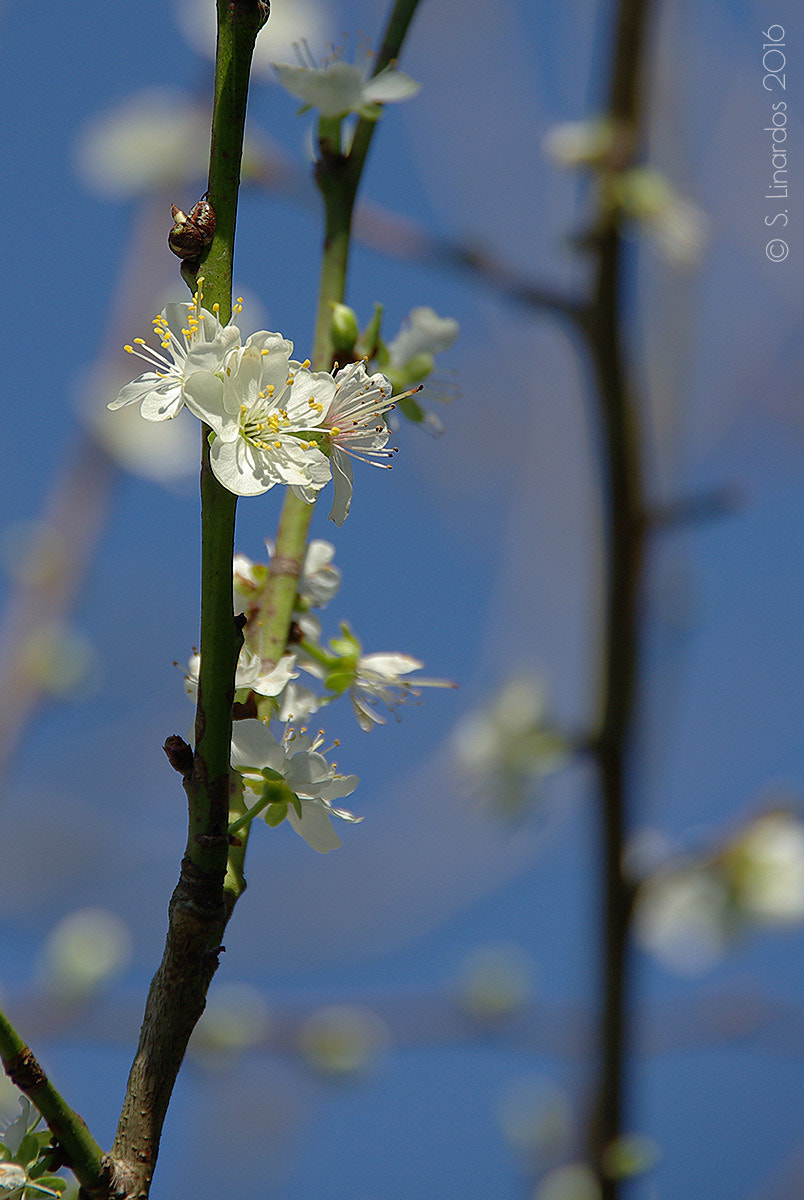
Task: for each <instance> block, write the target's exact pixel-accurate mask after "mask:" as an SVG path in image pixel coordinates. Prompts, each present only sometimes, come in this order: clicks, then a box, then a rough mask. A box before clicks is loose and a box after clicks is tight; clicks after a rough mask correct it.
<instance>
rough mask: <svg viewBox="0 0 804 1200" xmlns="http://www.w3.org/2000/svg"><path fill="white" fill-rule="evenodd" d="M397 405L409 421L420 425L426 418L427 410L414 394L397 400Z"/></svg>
mask: <svg viewBox="0 0 804 1200" xmlns="http://www.w3.org/2000/svg"><path fill="white" fill-rule="evenodd" d="M396 407H397V408H398V409H399V411H400V412H401V413H402V415H403V416H405V417H407V419H408V420H409V421H413V423H414V424H415V425H420V424H421V423H422V421H423V420H424V419H425V416H426V414H425V411H424V409H423V408H422V406H421V404H419V402H418V400H414V399H413V397H412V396H405V398H404V399H403V400H397V402H396Z"/></svg>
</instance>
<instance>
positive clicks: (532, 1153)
mask: <svg viewBox="0 0 804 1200" xmlns="http://www.w3.org/2000/svg"><path fill="white" fill-rule="evenodd" d="M497 1119H498V1121H499V1124H500V1129H501V1131H502V1134H503V1137H504V1138H505V1140H506V1142H507V1143H508V1144H509V1146H511V1148H512V1149H513V1150H514V1151H515V1152H516V1153H517V1155H518V1156H519V1157H520V1158H521V1159H523V1160H524V1162H525V1164H526V1165H527V1166H528V1167H529V1168H532V1167H534V1166H541V1167H544V1166H547V1165H549V1164H551V1163H553V1162H555V1161H556V1159H558V1158H560V1157H561V1156H562V1155H563V1154H565V1153H566V1151H567V1148H568V1146H569V1144H570V1140H571V1138H572V1135H573V1132H574V1126H575V1121H574V1115H573V1108H572V1101H571V1100H570V1098H569V1096H568V1095H567V1093H566V1092H564V1091H562V1090H561V1089H560V1088H559V1087H557V1086H556V1085H555V1084H554V1083H552V1082H551V1081H550V1080H548V1079H544V1078H541V1077H537V1078H526V1079H517V1080H515V1081H514V1082H513V1083H512V1084H511V1085H510V1086H509V1087H507V1088H506V1089H505V1091H504V1092H503V1094H502V1095H501V1096H500V1098H499V1100H498V1101H497Z"/></svg>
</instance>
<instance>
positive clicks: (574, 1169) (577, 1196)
mask: <svg viewBox="0 0 804 1200" xmlns="http://www.w3.org/2000/svg"><path fill="white" fill-rule="evenodd" d="M602 1195H603V1193H602V1190H601V1187H600V1182H599V1181H598V1178H597V1176H596V1175H595V1173H594V1171H593V1170H592V1168H591V1167H590V1166H587V1164H586V1163H568V1164H567V1165H566V1166H564V1167H556V1168H555V1169H554V1170H552V1171H549V1172H548V1173H547V1175H545V1177H544V1178H543V1179H542V1181H541V1183H540V1184H539V1186H538V1188H537V1189H536V1194H535V1196H534V1200H601V1197H602Z"/></svg>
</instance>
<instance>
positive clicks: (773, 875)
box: [635, 809, 804, 971]
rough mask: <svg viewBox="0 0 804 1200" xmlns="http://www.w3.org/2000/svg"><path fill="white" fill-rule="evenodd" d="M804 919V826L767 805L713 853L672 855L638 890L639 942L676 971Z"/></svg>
mask: <svg viewBox="0 0 804 1200" xmlns="http://www.w3.org/2000/svg"><path fill="white" fill-rule="evenodd" d="M802 919H804V823H802V820H801V818H800V817H798V816H797V815H796V814H795V813H793V812H790V811H787V810H782V809H778V810H772V811H770V812H766V813H762V814H761V815H760V816H759V817H756V818H754V819H753V820H751V821H749V822H748V823H747V824H746V825H744V826H743V828H742V829H741V830H740V831H739V832H738V833H737V834H735V835H733V836H732V837H730V838H729V840H728V841H727V842H725V844H724V845H722V846H721V847H720V848H719V849H718V850H716V851H715V852H714V853H712V852H709V853H703V854H700V855H698V856H697V857H694V856H691V855H688V856H685V857H678V858H676V859H670V860H668V861H666V862H665V863H664V864H662V865H661V866H660V867H659V869H658V870H656V871H655V872H654V873H653V874H651V875H649V876H648V877H647V878H646V879H644V881H643V882H642V884H641V886H640V888H639V892H638V894H637V906H636V909H635V931H636V935H637V937H638V939H639V940H640V941H641V942H642V944H643V945H644V946H645V947H646V948H647V949H649V950H651V951H653V953H655V954H656V955H658V957H659V958H661V959H663V960H664V962H665V963H666V964H667V965H669V966H671V967H673V968H675V969H677V970H681V971H698V970H702V969H704V968H706V967H710V966H712V965H713V964H714V963H716V962H717V961H718V960H719V959H720V958H721V957H722V956H723V955H724V954H725V953H726V951H727V950H728V949H729V947H730V946H731V945H732V944H733V943H734V941H735V940H736V939H737V937H738V936H739V935H740V934H744V933H746V932H748V931H750V930H752V929H758V928H767V927H771V926H785V925H789V924H790V923H792V922H797V921H801V920H802Z"/></svg>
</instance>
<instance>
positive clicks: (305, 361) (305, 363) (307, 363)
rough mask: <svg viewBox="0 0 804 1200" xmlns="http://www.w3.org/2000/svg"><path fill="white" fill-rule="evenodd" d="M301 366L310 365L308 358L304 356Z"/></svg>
mask: <svg viewBox="0 0 804 1200" xmlns="http://www.w3.org/2000/svg"><path fill="white" fill-rule="evenodd" d="M302 366H303V367H309V366H310V360H309V358H305V360H304V362H303V363H302Z"/></svg>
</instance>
